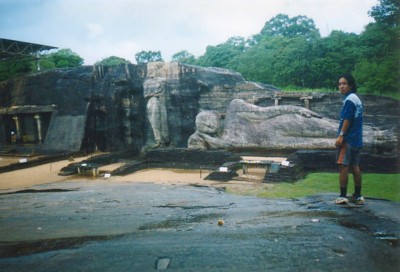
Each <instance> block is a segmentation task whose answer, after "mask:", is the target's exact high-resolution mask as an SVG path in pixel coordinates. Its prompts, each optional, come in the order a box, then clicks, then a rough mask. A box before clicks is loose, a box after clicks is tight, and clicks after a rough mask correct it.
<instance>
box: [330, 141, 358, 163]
mask: <svg viewBox="0 0 400 272" xmlns="http://www.w3.org/2000/svg"><path fill="white" fill-rule="evenodd" d="M360 155H361V147H351V146H350V145H349V144H347V143H345V144H343V145H342V146H341V147H338V148H337V150H336V162H337V163H338V164H342V165H346V166H349V165H354V166H358V165H359V164H360Z"/></svg>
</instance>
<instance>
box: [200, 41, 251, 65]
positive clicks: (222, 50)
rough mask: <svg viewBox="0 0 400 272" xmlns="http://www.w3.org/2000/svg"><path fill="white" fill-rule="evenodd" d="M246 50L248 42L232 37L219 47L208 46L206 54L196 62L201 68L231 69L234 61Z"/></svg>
mask: <svg viewBox="0 0 400 272" xmlns="http://www.w3.org/2000/svg"><path fill="white" fill-rule="evenodd" d="M245 50H246V41H245V39H244V38H242V37H231V38H229V39H228V40H227V41H226V42H225V43H222V44H219V45H217V46H211V45H210V46H207V49H206V53H205V54H204V55H203V56H201V57H199V59H198V61H197V62H196V63H197V64H198V65H201V66H213V67H221V68H229V67H230V62H231V61H232V59H234V58H236V57H238V56H240V55H241V54H242V53H243V52H245Z"/></svg>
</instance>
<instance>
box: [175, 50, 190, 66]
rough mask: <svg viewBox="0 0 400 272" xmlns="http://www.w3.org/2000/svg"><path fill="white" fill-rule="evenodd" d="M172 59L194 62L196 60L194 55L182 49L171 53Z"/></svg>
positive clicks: (188, 62)
mask: <svg viewBox="0 0 400 272" xmlns="http://www.w3.org/2000/svg"><path fill="white" fill-rule="evenodd" d="M172 61H178V62H181V63H187V64H194V63H195V62H196V57H195V56H194V55H193V54H191V53H189V52H188V51H187V50H182V51H179V52H178V53H175V54H173V55H172Z"/></svg>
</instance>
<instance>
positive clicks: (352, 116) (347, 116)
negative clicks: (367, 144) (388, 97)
mask: <svg viewBox="0 0 400 272" xmlns="http://www.w3.org/2000/svg"><path fill="white" fill-rule="evenodd" d="M344 120H348V121H349V122H350V126H349V128H348V129H347V131H346V133H345V134H344V140H345V141H346V142H347V143H348V144H349V145H350V146H351V147H362V146H363V138H362V134H363V105H362V102H361V100H360V98H358V96H357V95H356V94H355V93H349V94H347V95H345V97H344V100H343V108H342V112H341V113H340V122H339V130H338V135H339V133H340V131H341V130H342V126H343V122H344Z"/></svg>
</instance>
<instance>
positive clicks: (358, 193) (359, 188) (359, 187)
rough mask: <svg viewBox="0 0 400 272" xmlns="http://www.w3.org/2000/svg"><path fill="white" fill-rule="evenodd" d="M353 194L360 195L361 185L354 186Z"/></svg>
mask: <svg viewBox="0 0 400 272" xmlns="http://www.w3.org/2000/svg"><path fill="white" fill-rule="evenodd" d="M354 196H355V197H359V196H361V186H354Z"/></svg>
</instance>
